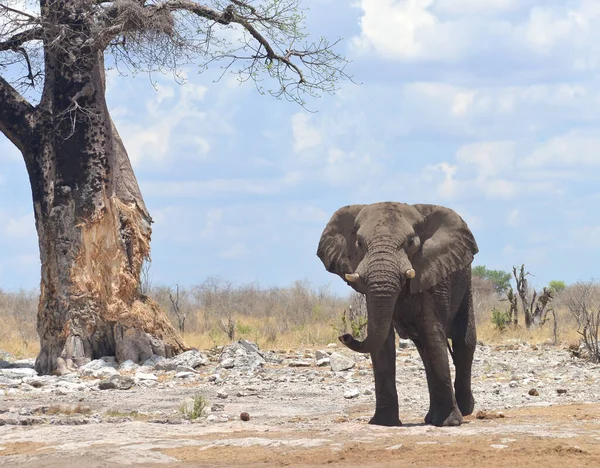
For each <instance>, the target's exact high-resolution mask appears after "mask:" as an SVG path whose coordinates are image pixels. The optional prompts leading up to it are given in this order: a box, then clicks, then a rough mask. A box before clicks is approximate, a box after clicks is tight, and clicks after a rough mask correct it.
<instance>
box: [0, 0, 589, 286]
mask: <svg viewBox="0 0 600 468" xmlns="http://www.w3.org/2000/svg"><path fill="white" fill-rule="evenodd" d="M307 4H310V7H311V10H310V12H309V13H308V19H307V27H308V31H309V32H310V33H311V34H313V35H314V36H315V37H317V36H318V35H321V34H325V35H327V36H328V37H329V38H331V39H334V38H336V37H338V36H341V37H343V38H344V40H343V42H342V43H341V44H340V47H339V51H340V52H342V53H343V54H345V55H346V56H347V57H348V58H349V59H351V60H352V61H353V62H352V63H351V64H350V66H349V68H348V71H349V72H350V73H352V74H353V75H354V77H355V79H356V80H357V81H359V82H361V83H362V84H360V85H355V84H352V83H349V82H346V83H342V84H341V89H340V91H339V92H338V93H337V94H336V95H335V96H333V97H330V96H326V97H324V98H322V99H320V100H313V101H311V102H310V103H309V107H310V109H312V110H315V111H317V112H316V113H309V112H307V111H305V110H304V109H302V108H300V107H298V106H296V105H293V104H290V103H287V102H285V101H277V100H275V99H272V98H270V97H268V96H261V95H259V94H258V93H257V92H256V90H255V88H254V86H253V85H244V86H239V85H238V84H237V82H236V80H235V77H227V76H226V77H225V78H223V79H222V80H221V81H220V82H218V83H215V82H214V80H215V78H216V77H217V76H218V70H210V71H208V72H206V73H204V74H202V75H199V74H197V70H195V69H194V68H188V69H186V75H187V84H186V85H184V86H180V85H178V84H176V83H175V82H174V81H173V79H172V78H171V77H170V76H154V78H155V80H156V81H157V87H156V89H154V88H153V87H152V86H151V83H150V81H149V79H148V77H147V76H144V75H141V76H137V77H120V76H118V75H117V74H116V73H114V72H110V73H109V80H108V101H109V106H110V109H111V111H112V115H113V118H114V120H115V122H116V124H117V127H118V129H119V131H120V133H121V136H122V137H123V140H124V142H125V144H126V146H127V148H128V151H129V154H130V157H131V159H132V162H133V164H134V167H135V170H136V174H137V177H138V180H139V183H140V186H141V189H142V192H143V194H144V197H145V201H146V203H147V205H148V208H149V210H150V211H151V214H152V215H153V217H154V220H155V224H154V225H153V229H154V234H153V243H152V259H153V263H152V270H151V274H152V280H153V282H154V283H155V284H158V283H160V284H167V285H173V284H175V283H176V282H179V284H181V285H191V284H197V283H200V282H202V281H204V280H205V279H206V278H207V277H209V276H218V277H222V278H224V279H227V280H230V281H233V282H234V283H236V284H241V283H246V282H252V281H257V282H258V283H259V284H260V285H262V286H275V285H277V286H286V285H289V284H291V283H292V282H293V281H294V280H302V279H306V280H308V281H310V282H311V283H312V284H313V285H315V286H317V285H325V284H331V288H332V290H333V291H335V292H339V293H345V292H347V291H348V288H347V286H345V285H344V284H343V282H342V281H341V280H340V279H338V278H337V277H334V276H333V275H331V274H329V273H327V272H326V271H325V269H324V268H323V266H322V265H321V263H320V261H319V260H318V258H317V257H316V255H315V252H316V247H317V243H318V240H319V236H320V234H321V231H322V229H323V227H324V226H325V223H326V222H327V221H328V219H329V217H330V216H331V214H332V213H333V212H334V211H335V210H336V209H337V208H339V207H340V206H342V205H345V204H350V203H371V202H376V201H383V200H394V201H402V202H408V203H437V204H442V205H446V206H449V207H452V208H454V209H455V210H456V211H457V212H459V214H461V215H462V216H463V217H464V218H465V219H466V220H467V222H468V223H469V225H470V227H471V229H472V230H473V232H474V233H475V236H476V239H477V241H478V244H479V247H480V253H479V254H478V255H477V256H476V258H475V263H476V264H484V265H486V266H487V267H488V268H494V269H503V270H510V269H511V267H512V266H513V265H517V264H521V263H525V265H526V267H527V269H528V270H529V271H530V272H531V273H532V274H534V275H535V276H534V277H533V278H532V282H533V284H534V285H536V286H542V285H544V284H546V283H547V282H548V281H550V280H553V279H561V280H565V281H567V282H568V283H571V282H575V281H577V280H589V279H592V278H599V277H600V271H599V268H600V267H599V266H598V265H599V264H600V208H599V206H600V78H599V76H600V75H599V74H598V71H599V70H600V46H599V45H598V44H600V2H597V1H591V0H590V1H587V0H581V1H558V0H545V1H541V0H486V1H480V0H412V1H402V0H356V1H354V2H347V1H346V0H311V1H310V2H309V3H307ZM38 283H39V255H38V250H37V239H36V234H35V229H34V225H33V215H32V207H31V196H30V192H29V185H28V180H27V176H26V173H25V168H24V165H23V162H22V160H21V159H20V155H19V153H18V152H17V151H16V150H15V149H14V148H13V147H12V146H11V144H10V143H9V142H8V140H6V139H5V138H4V137H3V136H0V288H2V289H9V290H11V289H18V288H20V287H24V288H32V287H36V286H37V285H38Z"/></svg>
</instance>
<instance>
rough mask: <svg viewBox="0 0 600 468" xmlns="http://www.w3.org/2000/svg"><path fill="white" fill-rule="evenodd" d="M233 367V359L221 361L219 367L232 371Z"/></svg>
mask: <svg viewBox="0 0 600 468" xmlns="http://www.w3.org/2000/svg"><path fill="white" fill-rule="evenodd" d="M234 366H235V359H234V358H225V359H223V360H222V361H221V367H222V368H223V369H232V368H233V367H234Z"/></svg>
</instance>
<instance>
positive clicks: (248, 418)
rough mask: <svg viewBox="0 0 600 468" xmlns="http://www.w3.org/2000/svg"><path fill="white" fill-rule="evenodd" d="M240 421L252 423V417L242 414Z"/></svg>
mask: <svg viewBox="0 0 600 468" xmlns="http://www.w3.org/2000/svg"><path fill="white" fill-rule="evenodd" d="M240 419H241V420H242V421H250V415H249V414H248V413H240Z"/></svg>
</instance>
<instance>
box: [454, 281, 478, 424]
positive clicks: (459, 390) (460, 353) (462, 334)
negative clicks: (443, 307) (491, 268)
mask: <svg viewBox="0 0 600 468" xmlns="http://www.w3.org/2000/svg"><path fill="white" fill-rule="evenodd" d="M476 344H477V335H476V332H475V318H474V314H473V300H472V297H471V291H470V290H469V291H468V292H467V294H465V298H464V299H463V302H462V304H461V306H460V309H459V311H458V314H457V315H456V317H455V319H454V326H453V329H452V350H453V360H454V367H455V368H456V377H455V379H454V392H455V394H456V403H457V405H458V408H459V409H460V412H461V413H462V414H463V416H466V415H468V414H471V413H472V412H473V408H474V406H475V399H474V398H473V393H472V392H471V367H472V365H473V355H474V354H475V345H476Z"/></svg>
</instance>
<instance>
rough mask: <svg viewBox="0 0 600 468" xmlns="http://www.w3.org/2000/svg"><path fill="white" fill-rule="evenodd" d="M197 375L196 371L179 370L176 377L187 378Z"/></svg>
mask: <svg viewBox="0 0 600 468" xmlns="http://www.w3.org/2000/svg"><path fill="white" fill-rule="evenodd" d="M195 375H196V373H195V372H177V374H175V378H176V379H187V378H189V377H194V376H195Z"/></svg>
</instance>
